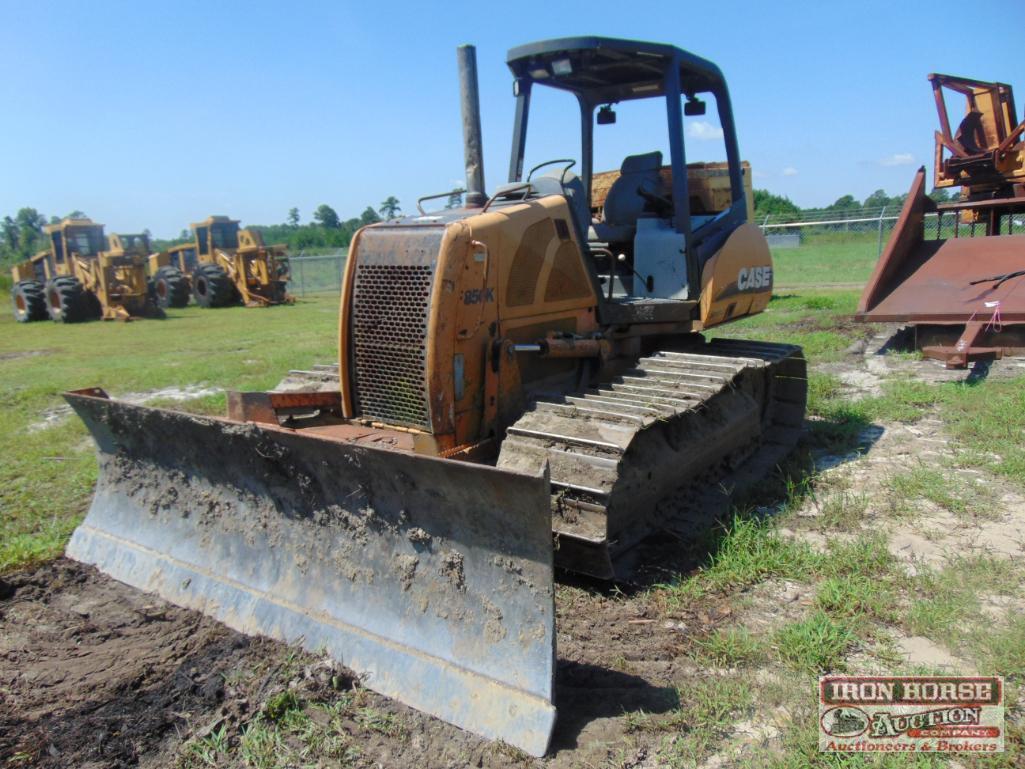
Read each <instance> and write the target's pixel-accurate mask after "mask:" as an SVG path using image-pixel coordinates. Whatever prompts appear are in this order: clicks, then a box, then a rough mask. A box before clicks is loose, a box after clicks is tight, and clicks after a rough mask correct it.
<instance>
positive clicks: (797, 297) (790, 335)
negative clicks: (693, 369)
mask: <svg viewBox="0 0 1025 769" xmlns="http://www.w3.org/2000/svg"><path fill="white" fill-rule="evenodd" d="M857 306H858V292H857V291H851V290H825V291H823V290H814V289H802V290H801V291H800V293H786V292H785V293H782V294H778V295H776V296H774V297H773V298H772V300H771V301H770V302H769V306H768V307H767V308H766V309H765V311H764V312H762V313H760V314H758V315H752V316H748V317H745V318H741V319H740V320H737V321H734V322H732V323H729V324H727V325H725V326H720V327H717V328H716V329H714V330H713V331H712V332H711V333H712V335H714V336H725V337H731V338H743V339H758V340H761V341H765V342H785V343H790V344H799V345H801V346H802V347H803V348H804V354H805V357H807V358H808V359H809V360H814V361H815V362H828V361H833V360H839V359H840V358H842V357H843V356H844V353H845V351H846V350H847V348H849V347H850V346H851V344H852V343H854V342H856V341H858V340H859V339H865V338H867V337H868V336H870V335H871V334H872V333H873V331H874V328H873V327H872V326H871V325H868V324H863V323H855V322H854V321H853V320H852V318H851V316H852V315H853V313H854V311H855V309H857Z"/></svg>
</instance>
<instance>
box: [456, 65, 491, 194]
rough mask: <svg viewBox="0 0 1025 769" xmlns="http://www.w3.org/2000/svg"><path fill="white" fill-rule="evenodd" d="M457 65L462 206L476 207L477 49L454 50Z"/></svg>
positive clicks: (480, 190) (480, 155) (479, 154)
mask: <svg viewBox="0 0 1025 769" xmlns="http://www.w3.org/2000/svg"><path fill="white" fill-rule="evenodd" d="M456 61H457V62H458V64H459V101H460V105H461V107H462V112H463V156H464V159H465V163H466V203H465V205H466V207H467V208H480V207H481V206H483V205H484V203H485V202H487V199H488V196H487V195H486V194H485V193H484V143H483V139H482V137H481V130H480V94H479V92H478V90H477V49H476V48H475V47H474V46H472V45H461V46H459V47H458V48H456Z"/></svg>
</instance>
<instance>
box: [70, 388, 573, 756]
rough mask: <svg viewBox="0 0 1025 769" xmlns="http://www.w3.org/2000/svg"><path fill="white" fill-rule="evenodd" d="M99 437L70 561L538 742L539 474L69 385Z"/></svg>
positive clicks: (550, 612)
mask: <svg viewBox="0 0 1025 769" xmlns="http://www.w3.org/2000/svg"><path fill="white" fill-rule="evenodd" d="M64 397H65V398H66V399H67V401H68V403H70V404H71V406H72V407H73V408H74V409H75V411H76V412H77V413H78V415H79V416H80V417H81V418H82V420H83V421H84V422H85V424H86V426H87V427H88V428H89V431H90V432H91V433H92V435H93V438H94V439H95V441H96V445H97V447H98V458H99V466H100V473H99V480H98V482H97V485H96V495H95V498H94V500H93V503H92V507H91V508H90V510H89V514H88V515H87V517H86V519H85V521H84V523H83V524H82V525H81V526H80V527H79V528H78V529H77V530H76V531H75V533H74V535H73V536H72V538H71V542H70V544H69V545H68V548H67V554H68V556H69V557H71V558H73V559H75V560H78V561H82V562H84V563H89V564H93V565H95V566H96V567H97V568H99V569H100V571H102V572H104V573H106V574H109V575H110V576H112V577H114V578H115V579H117V580H120V581H122V582H125V583H127V584H129V585H132V586H134V587H137V588H140V589H142V590H148V591H152V592H154V593H157V594H158V595H160V596H161V597H163V598H165V599H167V600H168V601H171V602H172V603H175V604H178V605H180V606H184V607H187V608H191V609H196V610H199V611H201V612H203V613H205V614H208V615H211V616H213V617H215V618H217V619H219V620H220V621H222V622H224V623H225V624H227V625H229V626H230V627H233V628H235V629H236V630H239V631H241V632H243V633H250V634H263V635H267V636H271V637H273V638H277V639H280V640H282V641H286V642H289V643H293V642H299V643H301V644H302V645H303V646H304V647H306V648H308V649H311V650H324V651H326V652H327V653H329V654H330V655H331V656H332V657H334V658H335V659H337V660H339V661H340V662H341V663H343V664H345V665H347V666H348V667H350V668H351V669H353V670H354V671H356V672H357V673H359V674H361V675H363V676H365V684H366V685H367V686H368V687H369V688H371V689H374V690H375V691H378V692H380V693H381V694H384V695H386V696H389V697H393V698H394V699H397V700H399V701H401V702H404V703H406V704H408V705H410V706H412V707H414V708H417V709H418V710H422V711H424V712H426V713H430V714H432V715H435V716H438V717H439V718H443V719H445V720H446V721H449V722H451V723H453V724H456V725H458V726H460V727H463V728H465V729H468V730H470V731H473V732H476V733H478V734H480V735H483V736H485V737H488V738H492V739H502V740H504V741H506V742H508V743H510V744H512V745H514V746H516V747H519V748H521V749H522V750H524V751H527V752H529V753H531V754H533V755H536V756H540V755H543V754H544V753H545V750H546V748H547V745H548V740H549V737H550V734H551V730H552V726H553V723H554V719H555V708H554V706H553V704H552V699H553V697H552V695H553V671H554V661H555V616H554V590H553V566H552V558H553V554H552V540H551V512H550V507H549V482H548V478H547V477H545V476H544V475H536V476H532V475H526V474H522V473H516V472H509V471H503V470H496V469H494V468H490V467H482V466H479V465H470V464H465V463H460V462H456V461H450V460H439V459H434V458H429V457H422V456H416V455H412V454H407V453H403V452H399V451H394V450H388V449H380V448H374V447H368V446H355V445H352V444H347V443H344V442H341V441H338V440H332V439H330V438H325V437H317V436H310V435H308V434H303V433H301V432H297V431H294V430H289V429H285V428H276V427H272V426H264V425H260V426H257V425H254V424H251V423H243V422H233V421H229V420H224V419H214V418H209V417H200V416H193V415H188V414H183V413H179V412H174V411H167V410H163V409H154V408H145V407H140V406H133V405H130V404H127V403H122V402H119V401H115V400H110V399H108V398H107V397H106V394H105V393H103V391H102V390H83V391H77V392H73V393H66V394H65V396H64Z"/></svg>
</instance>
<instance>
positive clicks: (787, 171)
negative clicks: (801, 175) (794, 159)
mask: <svg viewBox="0 0 1025 769" xmlns="http://www.w3.org/2000/svg"><path fill="white" fill-rule="evenodd" d="M782 173H783V175H784V176H797V169H796V168H794V167H793V166H787V167H786V168H784V169H783V171H782Z"/></svg>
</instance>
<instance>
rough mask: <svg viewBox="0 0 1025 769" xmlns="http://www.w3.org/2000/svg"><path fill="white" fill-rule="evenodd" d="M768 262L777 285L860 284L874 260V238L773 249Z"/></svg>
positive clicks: (865, 278) (875, 249)
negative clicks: (770, 261) (771, 265)
mask: <svg viewBox="0 0 1025 769" xmlns="http://www.w3.org/2000/svg"><path fill="white" fill-rule="evenodd" d="M772 261H773V264H774V269H773V273H774V277H775V283H776V285H777V286H809V287H814V286H828V285H830V284H838V283H845V284H852V283H864V282H865V281H867V280H868V278H869V276H870V275H871V274H872V268H873V267H875V265H876V261H878V241H877V239H876V237H875V236H874V235H873V236H859V237H852V238H850V239H848V240H843V241H839V240H838V241H833V242H830V241H822V242H815V241H812V242H810V243H808V244H802V245H801V246H799V247H798V248H774V249H772Z"/></svg>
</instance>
